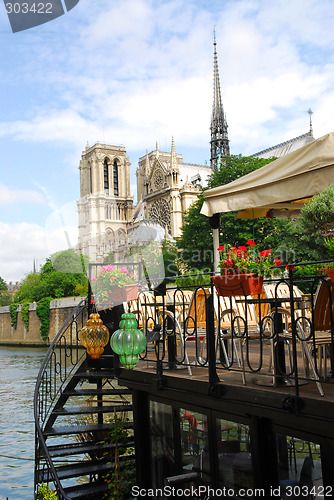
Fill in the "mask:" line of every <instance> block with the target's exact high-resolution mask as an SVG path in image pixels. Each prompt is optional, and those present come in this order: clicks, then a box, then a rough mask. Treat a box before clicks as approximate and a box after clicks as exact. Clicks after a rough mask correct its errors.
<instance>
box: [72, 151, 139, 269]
mask: <svg viewBox="0 0 334 500" xmlns="http://www.w3.org/2000/svg"><path fill="white" fill-rule="evenodd" d="M79 170H80V200H79V201H78V215H79V245H78V246H79V250H80V251H81V252H82V253H83V254H84V255H87V256H88V257H89V260H90V261H91V262H102V261H103V258H104V257H105V256H106V255H108V254H109V253H114V254H115V257H116V258H118V259H121V257H122V253H125V251H126V244H127V224H128V222H129V221H131V219H132V215H133V197H132V196H131V193H130V162H129V158H128V156H127V154H126V151H125V148H124V147H123V146H111V145H108V144H100V143H97V144H95V145H94V146H92V147H90V146H89V145H88V144H87V146H86V149H85V151H84V152H83V153H82V157H81V161H80V166H79Z"/></svg>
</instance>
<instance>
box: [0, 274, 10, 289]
mask: <svg viewBox="0 0 334 500" xmlns="http://www.w3.org/2000/svg"><path fill="white" fill-rule="evenodd" d="M0 290H8V287H7V283H6V282H5V280H4V279H3V278H1V276H0Z"/></svg>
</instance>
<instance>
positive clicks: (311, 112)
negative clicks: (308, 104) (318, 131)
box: [307, 108, 313, 137]
mask: <svg viewBox="0 0 334 500" xmlns="http://www.w3.org/2000/svg"><path fill="white" fill-rule="evenodd" d="M307 112H308V114H309V116H310V131H309V135H310V136H311V137H313V128H312V115H313V111H312V109H311V108H309V109H308V110H307Z"/></svg>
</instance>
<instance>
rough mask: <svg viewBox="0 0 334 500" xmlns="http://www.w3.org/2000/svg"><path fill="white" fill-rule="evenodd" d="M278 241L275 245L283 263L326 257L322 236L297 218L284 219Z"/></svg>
mask: <svg viewBox="0 0 334 500" xmlns="http://www.w3.org/2000/svg"><path fill="white" fill-rule="evenodd" d="M285 222H286V224H285V227H284V231H283V230H282V231H281V234H280V239H279V243H278V244H277V245H276V247H275V253H276V255H279V256H280V258H281V260H282V262H283V263H285V264H286V263H288V262H289V263H290V264H291V263H294V262H308V261H317V260H324V259H326V258H327V251H326V247H325V242H324V237H323V235H322V233H321V232H320V231H314V232H310V231H309V230H306V229H305V227H303V224H302V223H301V220H300V219H299V218H296V219H291V220H287V221H285Z"/></svg>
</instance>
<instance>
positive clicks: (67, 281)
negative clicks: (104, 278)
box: [16, 249, 87, 302]
mask: <svg viewBox="0 0 334 500" xmlns="http://www.w3.org/2000/svg"><path fill="white" fill-rule="evenodd" d="M83 268H84V266H83V261H82V258H81V257H80V256H78V255H77V254H75V252H74V250H72V249H70V250H64V251H62V252H57V253H56V254H53V255H52V256H51V257H49V258H48V259H47V260H46V262H45V264H44V265H43V266H42V268H41V271H40V273H39V274H37V273H31V274H28V275H27V277H26V278H25V279H24V280H23V282H22V283H21V284H20V287H19V290H18V292H17V294H16V296H17V297H19V300H20V302H25V301H29V302H33V301H36V302H38V301H39V300H41V299H42V298H44V297H52V298H55V299H57V298H61V297H71V296H75V295H77V294H78V292H81V291H82V290H86V287H87V278H86V276H85V274H84V273H83V272H82V270H83ZM73 271H75V272H73Z"/></svg>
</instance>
